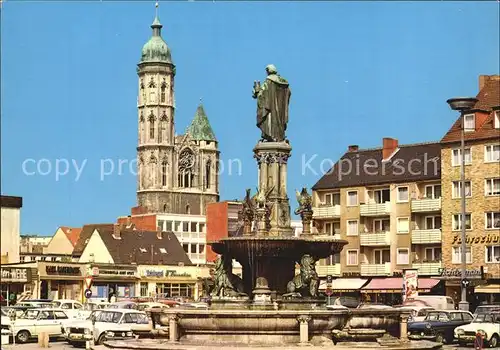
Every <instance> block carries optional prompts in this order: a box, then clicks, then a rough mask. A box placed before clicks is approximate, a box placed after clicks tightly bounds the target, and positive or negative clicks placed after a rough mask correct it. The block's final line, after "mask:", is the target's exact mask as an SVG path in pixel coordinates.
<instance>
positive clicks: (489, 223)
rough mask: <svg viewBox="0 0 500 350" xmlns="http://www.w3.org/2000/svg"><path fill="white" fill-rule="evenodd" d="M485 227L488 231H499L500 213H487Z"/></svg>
mask: <svg viewBox="0 0 500 350" xmlns="http://www.w3.org/2000/svg"><path fill="white" fill-rule="evenodd" d="M485 216H486V220H485V224H486V225H485V227H486V229H499V228H500V212H498V211H497V212H489V213H485Z"/></svg>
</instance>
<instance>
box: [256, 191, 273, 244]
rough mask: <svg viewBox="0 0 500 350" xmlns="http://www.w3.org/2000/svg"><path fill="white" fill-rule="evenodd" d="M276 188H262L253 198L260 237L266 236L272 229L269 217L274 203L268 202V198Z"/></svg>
mask: <svg viewBox="0 0 500 350" xmlns="http://www.w3.org/2000/svg"><path fill="white" fill-rule="evenodd" d="M273 189H274V186H273V187H271V188H270V189H269V190H267V191H266V189H264V188H261V189H260V190H259V189H257V193H256V194H255V196H254V198H253V202H254V203H255V204H254V205H255V206H254V208H255V209H254V212H255V221H256V228H257V234H258V235H266V234H267V233H268V231H269V229H270V226H271V223H270V220H269V215H270V214H271V209H272V203H270V202H269V201H268V197H269V195H270V194H271V192H272V191H273Z"/></svg>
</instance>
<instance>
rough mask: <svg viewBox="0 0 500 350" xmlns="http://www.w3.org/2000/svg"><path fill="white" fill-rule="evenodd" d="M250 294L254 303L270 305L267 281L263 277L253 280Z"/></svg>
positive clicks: (269, 290) (269, 291)
mask: <svg viewBox="0 0 500 350" xmlns="http://www.w3.org/2000/svg"><path fill="white" fill-rule="evenodd" d="M252 294H253V300H254V302H255V303H258V304H267V303H271V289H269V284H268V282H267V279H265V278H264V277H257V279H256V280H255V288H254V290H253V291H252Z"/></svg>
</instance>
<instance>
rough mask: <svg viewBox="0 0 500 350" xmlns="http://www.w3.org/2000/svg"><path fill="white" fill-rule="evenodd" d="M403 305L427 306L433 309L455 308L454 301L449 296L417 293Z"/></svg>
mask: <svg viewBox="0 0 500 350" xmlns="http://www.w3.org/2000/svg"><path fill="white" fill-rule="evenodd" d="M403 305H404V306H409V305H411V306H427V307H432V308H433V309H435V310H455V302H454V301H453V299H452V298H451V297H446V296H442V295H419V296H417V297H415V298H412V299H407V300H406V301H405V302H404V304H403Z"/></svg>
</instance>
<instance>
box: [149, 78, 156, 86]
mask: <svg viewBox="0 0 500 350" xmlns="http://www.w3.org/2000/svg"><path fill="white" fill-rule="evenodd" d="M148 87H149V88H155V87H156V83H155V80H154V78H153V77H151V80H150V81H149V84H148Z"/></svg>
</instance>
